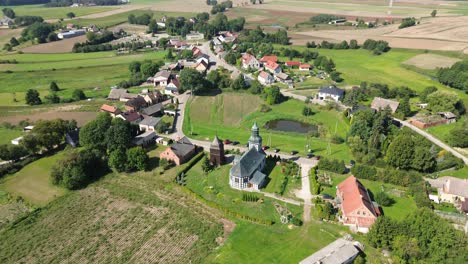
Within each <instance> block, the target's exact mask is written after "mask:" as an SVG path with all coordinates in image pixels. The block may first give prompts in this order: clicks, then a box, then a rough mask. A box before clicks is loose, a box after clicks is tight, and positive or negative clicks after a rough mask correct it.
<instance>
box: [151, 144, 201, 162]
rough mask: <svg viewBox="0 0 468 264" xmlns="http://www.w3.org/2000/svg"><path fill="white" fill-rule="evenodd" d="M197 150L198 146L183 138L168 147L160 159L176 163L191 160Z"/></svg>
mask: <svg viewBox="0 0 468 264" xmlns="http://www.w3.org/2000/svg"><path fill="white" fill-rule="evenodd" d="M195 152H196V147H195V145H193V144H192V143H191V142H190V141H189V140H188V139H186V138H183V139H181V140H179V141H178V142H175V143H174V144H172V145H171V146H170V147H168V148H167V149H166V150H165V151H164V152H163V153H161V155H159V158H160V159H165V160H170V161H173V162H174V163H175V164H176V165H180V164H183V163H185V162H187V161H189V160H190V159H191V158H192V157H193V156H194V155H195Z"/></svg>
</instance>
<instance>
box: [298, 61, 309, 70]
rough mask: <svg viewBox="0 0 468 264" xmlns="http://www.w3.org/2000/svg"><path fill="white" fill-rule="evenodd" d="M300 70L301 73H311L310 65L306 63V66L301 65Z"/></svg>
mask: <svg viewBox="0 0 468 264" xmlns="http://www.w3.org/2000/svg"><path fill="white" fill-rule="evenodd" d="M299 70H300V71H309V70H310V64H306V63H304V64H301V65H299Z"/></svg>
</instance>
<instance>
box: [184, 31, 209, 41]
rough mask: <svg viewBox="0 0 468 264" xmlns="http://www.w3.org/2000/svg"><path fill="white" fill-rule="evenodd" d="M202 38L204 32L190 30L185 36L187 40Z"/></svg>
mask: <svg viewBox="0 0 468 264" xmlns="http://www.w3.org/2000/svg"><path fill="white" fill-rule="evenodd" d="M204 38H205V34H203V33H200V32H198V31H190V33H189V34H187V35H186V36H185V39H187V40H203V39H204Z"/></svg>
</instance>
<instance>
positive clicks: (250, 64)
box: [242, 53, 260, 69]
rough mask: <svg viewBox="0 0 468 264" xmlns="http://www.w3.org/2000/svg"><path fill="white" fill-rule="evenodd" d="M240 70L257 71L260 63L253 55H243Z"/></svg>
mask: <svg viewBox="0 0 468 264" xmlns="http://www.w3.org/2000/svg"><path fill="white" fill-rule="evenodd" d="M242 68H244V69H249V68H251V69H258V68H260V62H259V61H258V60H257V59H256V58H255V56H254V55H251V54H248V53H244V54H242Z"/></svg>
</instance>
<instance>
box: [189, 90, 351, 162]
mask: <svg viewBox="0 0 468 264" xmlns="http://www.w3.org/2000/svg"><path fill="white" fill-rule="evenodd" d="M238 96H240V95H238V94H231V93H225V94H222V95H218V96H217V97H196V98H195V99H194V101H192V102H188V105H187V107H186V113H185V116H186V118H185V119H184V133H185V134H187V135H191V133H190V132H191V129H193V135H191V137H194V138H196V139H200V140H205V139H207V138H209V139H212V138H213V136H214V135H216V134H218V136H220V137H221V138H223V139H227V138H228V139H230V140H235V141H239V142H241V143H245V142H247V139H248V138H249V135H250V128H251V127H252V124H253V123H254V122H255V121H256V122H258V124H259V126H260V127H261V129H260V134H261V136H262V137H263V144H264V145H270V147H271V148H279V149H281V150H282V151H286V152H290V151H291V150H297V151H299V152H300V153H301V154H305V153H306V152H307V150H306V149H305V145H306V144H307V143H308V142H309V141H310V145H311V147H310V148H311V150H312V151H313V152H314V153H316V154H317V155H327V156H332V157H335V158H338V159H343V160H349V159H351V154H350V151H349V149H348V148H347V146H346V145H345V144H331V154H330V155H328V153H327V142H326V141H324V140H323V139H320V138H310V139H308V138H307V136H306V135H305V134H297V133H282V132H276V131H271V130H266V129H264V128H263V127H264V125H265V124H266V122H268V121H270V120H275V119H291V120H297V121H303V122H306V123H311V124H319V125H322V126H323V127H325V128H326V129H327V130H328V131H329V133H331V134H333V133H335V129H336V134H337V135H339V136H340V137H343V138H344V137H345V136H346V133H347V130H348V127H349V125H348V124H347V123H346V122H345V121H344V120H343V118H342V114H341V113H339V112H336V111H334V110H330V111H326V110H319V109H318V108H316V107H315V106H311V107H312V108H313V110H314V112H315V113H316V114H315V115H313V116H310V117H303V116H302V114H301V113H302V109H303V106H304V103H302V102H300V101H297V100H289V101H286V102H284V103H281V104H279V105H274V106H271V108H272V110H271V111H270V112H267V113H262V112H260V111H258V109H256V108H257V107H258V106H259V104H260V102H259V101H257V105H253V102H250V103H247V100H248V99H247V98H256V96H254V95H248V94H245V95H243V96H244V97H245V98H244V99H242V100H240V102H239V98H238ZM221 99H222V100H221ZM221 120H222V121H221ZM270 137H271V138H270ZM270 139H271V140H270ZM269 141H271V144H268V143H269Z"/></svg>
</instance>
